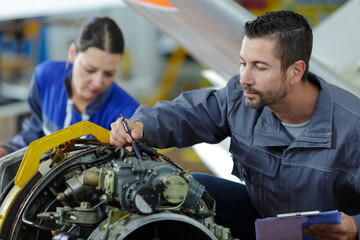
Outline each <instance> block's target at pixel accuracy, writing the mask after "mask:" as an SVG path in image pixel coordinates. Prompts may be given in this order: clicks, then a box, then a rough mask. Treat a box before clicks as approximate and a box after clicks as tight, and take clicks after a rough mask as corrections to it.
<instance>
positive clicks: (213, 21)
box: [124, 0, 255, 79]
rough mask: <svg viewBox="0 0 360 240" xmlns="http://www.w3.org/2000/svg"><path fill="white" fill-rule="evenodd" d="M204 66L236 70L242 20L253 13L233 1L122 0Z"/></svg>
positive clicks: (225, 74)
mask: <svg viewBox="0 0 360 240" xmlns="http://www.w3.org/2000/svg"><path fill="white" fill-rule="evenodd" d="M124 1H125V2H126V3H127V4H128V5H129V6H130V7H131V8H133V9H134V10H135V11H136V12H138V13H139V14H140V15H141V16H143V17H144V18H146V19H147V20H148V21H149V22H150V23H152V24H153V25H154V26H155V27H156V28H157V29H158V30H159V31H161V32H162V33H164V34H165V35H167V36H169V37H170V38H172V39H174V40H175V41H176V42H177V43H178V44H179V45H181V46H182V47H183V48H185V49H186V50H187V52H188V53H189V54H190V55H191V56H192V57H193V58H194V59H196V60H197V61H198V62H199V63H201V64H203V65H204V66H206V67H208V68H211V69H213V70H215V71H216V72H217V73H219V74H220V75H221V76H223V77H224V78H226V79H228V78H230V77H232V76H233V75H235V74H237V73H238V72H239V62H240V60H239V52H240V47H241V42H242V38H243V29H244V28H243V26H244V23H245V22H246V21H248V20H251V19H252V18H255V16H254V15H253V14H252V13H250V12H249V11H247V10H246V9H244V8H243V7H241V6H240V5H239V4H237V3H236V2H234V1H232V0H221V1H219V0H216V1H212V0H124Z"/></svg>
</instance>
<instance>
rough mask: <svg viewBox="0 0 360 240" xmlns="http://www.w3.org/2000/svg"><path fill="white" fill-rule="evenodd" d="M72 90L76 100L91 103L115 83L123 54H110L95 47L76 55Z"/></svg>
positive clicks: (73, 60)
mask: <svg viewBox="0 0 360 240" xmlns="http://www.w3.org/2000/svg"><path fill="white" fill-rule="evenodd" d="M70 61H72V62H73V64H74V65H73V73H72V74H73V75H72V80H71V88H72V93H73V97H74V96H76V97H75V98H74V99H81V100H83V101H86V102H91V101H93V100H94V99H96V98H97V97H98V96H99V95H100V94H101V93H103V92H104V91H105V90H106V89H107V88H108V87H109V86H110V84H111V83H112V82H113V81H114V79H115V77H116V75H117V72H118V70H119V67H120V62H121V54H114V53H108V52H105V51H103V50H100V49H98V48H95V47H90V48H88V49H87V50H86V51H85V52H80V53H78V54H75V55H74V57H73V58H72V59H71V57H70Z"/></svg>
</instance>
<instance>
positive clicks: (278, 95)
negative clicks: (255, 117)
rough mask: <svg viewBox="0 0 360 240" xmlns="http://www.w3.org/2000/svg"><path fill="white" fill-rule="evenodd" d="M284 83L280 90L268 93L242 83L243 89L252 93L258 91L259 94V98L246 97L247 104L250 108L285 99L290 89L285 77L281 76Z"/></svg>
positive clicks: (261, 106)
mask: <svg viewBox="0 0 360 240" xmlns="http://www.w3.org/2000/svg"><path fill="white" fill-rule="evenodd" d="M281 80H282V83H283V84H282V85H281V87H280V89H278V90H272V91H268V92H266V93H264V92H262V91H259V90H256V89H254V88H252V87H250V86H247V85H242V86H241V88H242V90H243V91H249V92H251V93H256V94H257V95H258V100H255V99H250V98H248V97H245V104H246V106H248V107H250V108H263V107H265V106H270V105H272V104H276V103H278V102H280V101H281V100H282V99H284V98H285V97H286V95H287V93H288V89H287V88H286V85H285V77H284V76H283V77H282V78H281Z"/></svg>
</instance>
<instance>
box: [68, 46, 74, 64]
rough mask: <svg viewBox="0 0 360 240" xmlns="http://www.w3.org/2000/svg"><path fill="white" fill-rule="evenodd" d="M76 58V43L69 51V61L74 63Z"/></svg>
mask: <svg viewBox="0 0 360 240" xmlns="http://www.w3.org/2000/svg"><path fill="white" fill-rule="evenodd" d="M75 57H76V46H75V43H72V44H70V47H69V51H68V61H69V62H71V63H74V61H75Z"/></svg>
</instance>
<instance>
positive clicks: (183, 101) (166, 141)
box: [131, 89, 230, 148]
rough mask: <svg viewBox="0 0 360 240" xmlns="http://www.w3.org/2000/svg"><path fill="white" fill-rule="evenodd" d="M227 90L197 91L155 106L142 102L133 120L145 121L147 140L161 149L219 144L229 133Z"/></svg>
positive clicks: (185, 93)
mask: <svg viewBox="0 0 360 240" xmlns="http://www.w3.org/2000/svg"><path fill="white" fill-rule="evenodd" d="M226 116H227V99H226V90H225V89H220V90H193V91H188V92H184V93H182V94H181V95H180V96H179V97H177V98H176V99H174V100H173V101H160V102H158V103H156V104H155V106H154V107H153V108H151V107H148V106H144V105H141V106H140V107H139V108H138V109H137V111H136V112H135V114H134V116H133V117H132V118H131V120H133V121H140V122H142V123H143V124H144V137H143V140H144V141H145V142H146V143H147V144H149V145H152V146H154V147H157V148H167V147H188V146H192V145H194V144H196V143H200V142H208V143H217V142H220V141H221V140H223V139H224V138H226V137H227V136H228V135H229V134H230V131H229V127H228V123H227V117H226Z"/></svg>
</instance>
